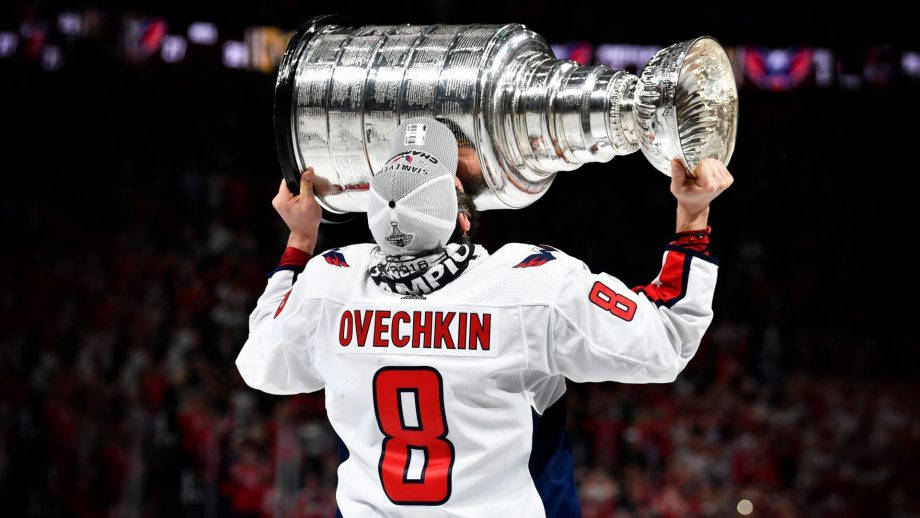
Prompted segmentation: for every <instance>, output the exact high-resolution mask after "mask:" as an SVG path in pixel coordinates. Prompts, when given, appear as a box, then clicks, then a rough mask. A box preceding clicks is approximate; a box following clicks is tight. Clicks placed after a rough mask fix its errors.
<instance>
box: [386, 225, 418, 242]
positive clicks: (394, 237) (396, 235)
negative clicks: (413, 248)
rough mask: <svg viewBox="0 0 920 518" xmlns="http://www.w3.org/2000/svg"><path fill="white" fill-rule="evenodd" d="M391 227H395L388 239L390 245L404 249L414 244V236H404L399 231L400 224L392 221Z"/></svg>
mask: <svg viewBox="0 0 920 518" xmlns="http://www.w3.org/2000/svg"><path fill="white" fill-rule="evenodd" d="M390 225H393V233H391V234H390V235H388V236H387V237H386V239H387V241H388V242H389V243H390V244H392V245H393V246H398V247H400V248H402V247H404V246H406V245H408V244H409V243H411V242H412V238H413V237H415V236H414V235H413V234H404V233H403V232H402V231H401V230H399V223H397V222H395V221H391V222H390Z"/></svg>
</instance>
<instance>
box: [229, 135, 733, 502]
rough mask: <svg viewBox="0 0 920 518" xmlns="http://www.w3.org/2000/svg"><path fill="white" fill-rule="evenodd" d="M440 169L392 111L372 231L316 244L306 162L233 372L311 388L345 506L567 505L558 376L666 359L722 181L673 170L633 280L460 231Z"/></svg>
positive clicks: (701, 317)
mask: <svg viewBox="0 0 920 518" xmlns="http://www.w3.org/2000/svg"><path fill="white" fill-rule="evenodd" d="M456 168H457V143H456V140H455V138H454V136H453V134H452V133H451V132H450V130H449V129H448V128H447V127H446V126H444V125H443V124H441V123H439V122H436V121H435V120H433V119H427V118H415V119H410V120H409V121H407V122H406V123H404V124H403V125H401V126H400V128H399V130H398V135H397V138H396V141H395V142H394V143H393V146H392V149H391V154H390V159H389V160H388V161H387V162H386V164H385V165H384V166H383V167H382V168H381V169H380V170H379V171H377V172H376V173H375V174H374V176H373V178H372V179H371V182H370V193H369V202H368V206H367V218H368V225H369V227H370V230H371V233H372V234H373V237H374V241H375V243H371V244H357V245H352V246H347V247H344V248H340V249H333V250H329V251H326V252H323V253H321V254H319V255H318V256H317V257H312V253H313V247H314V244H315V242H316V237H317V232H318V227H319V221H320V217H321V214H320V207H319V205H317V203H316V200H315V199H314V197H313V183H314V181H315V178H314V176H313V171H312V170H310V169H308V170H307V171H305V172H304V173H303V175H302V177H301V186H300V194H299V195H298V196H293V195H292V194H291V193H290V192H289V191H288V189H287V187H286V185H285V183H284V182H283V181H282V183H281V188H280V190H279V192H278V195H277V196H276V197H275V199H274V200H273V205H274V207H275V209H276V210H277V211H278V213H279V214H280V215H281V217H282V218H283V219H284V221H285V223H286V224H287V225H288V227H289V228H290V230H291V234H290V239H289V241H288V247H287V249H286V250H285V252H284V255H283V256H282V258H281V262H280V264H279V266H278V268H277V269H276V270H275V272H274V274H273V275H272V276H271V277H270V278H269V281H268V286H267V287H266V289H265V293H264V294H263V295H262V296H261V297H260V298H259V301H258V304H257V306H256V308H255V310H254V311H253V312H252V315H251V316H250V320H249V326H250V335H249V339H248V340H247V342H246V344H245V345H244V346H243V349H242V351H241V352H240V354H239V357H238V359H237V361H236V364H237V367H238V369H239V372H240V374H241V375H242V377H243V379H244V380H245V381H246V383H247V384H248V385H249V386H251V387H253V388H256V389H259V390H263V391H265V392H268V393H271V394H296V393H302V392H313V391H317V390H322V389H325V398H326V411H327V414H328V417H329V421H330V422H331V424H332V426H333V428H334V429H335V431H336V433H337V435H338V437H339V438H340V440H341V442H342V446H343V448H340V450H341V451H343V452H345V453H344V455H342V459H341V460H342V462H341V465H340V466H339V469H338V488H337V491H336V500H337V503H338V506H339V510H340V513H341V515H343V516H346V517H349V518H350V517H359V516H412V517H415V516H419V517H421V516H462V517H476V518H480V517H489V516H500V517H505V518H507V517H518V516H520V517H538V516H551V517H568V516H580V512H579V506H578V499H577V495H576V490H575V484H574V478H573V469H572V457H571V452H570V451H569V450H568V445H567V439H566V437H565V431H564V423H565V406H564V405H565V390H566V380H570V381H573V382H587V381H592V382H599V381H616V382H620V383H667V382H671V381H673V380H674V379H675V377H676V376H677V375H678V374H679V373H680V372H681V370H683V368H684V367H685V366H686V365H687V362H689V361H690V359H691V358H692V357H693V355H694V353H695V352H696V350H697V347H698V346H699V343H700V340H701V338H702V336H703V334H704V333H705V331H706V328H707V327H708V326H709V323H710V321H711V320H712V296H713V290H714V288H715V284H716V274H717V264H718V263H717V261H716V260H715V259H714V258H713V257H711V256H710V255H709V253H708V250H707V249H708V244H709V232H710V229H709V227H708V226H707V218H708V214H709V204H710V202H711V201H712V200H713V199H714V198H715V197H716V196H718V195H719V193H721V192H722V191H724V190H725V189H726V188H728V186H729V185H731V183H732V181H733V180H732V176H731V174H730V173H729V172H728V171H727V170H726V168H725V167H724V166H723V165H722V164H721V163H720V162H718V161H717V160H714V159H706V160H703V161H702V162H701V163H700V164H699V166H697V168H696V170H695V173H696V174H695V176H690V175H689V174H687V172H686V170H685V169H683V167H682V166H680V165H679V163H678V162H675V163H674V164H673V174H672V180H671V192H672V193H673V194H674V196H675V197H676V198H677V233H676V235H675V236H674V238H673V240H672V241H671V242H670V244H669V245H668V246H667V247H666V250H665V252H664V258H663V263H662V264H663V266H662V268H661V271H660V274H659V275H658V277H657V278H656V279H655V280H654V281H652V283H651V284H648V285H646V286H641V287H637V288H635V289H632V290H631V289H629V288H628V287H627V286H626V285H624V284H623V283H622V282H620V281H619V280H618V279H616V278H615V277H613V276H611V275H608V274H606V273H597V274H595V273H592V272H591V271H590V270H589V269H588V267H587V266H586V265H585V264H584V263H583V262H581V261H579V260H578V259H575V258H574V257H571V256H569V255H567V254H565V253H563V252H561V251H559V250H556V249H554V248H551V247H549V246H531V245H525V244H516V243H514V244H508V245H505V246H503V247H501V248H500V249H499V250H497V251H496V252H494V253H491V254H490V253H489V252H488V251H486V250H485V249H484V248H483V247H482V246H480V245H475V244H471V243H469V241H468V240H466V239H462V238H463V237H468V233H469V231H470V228H471V225H472V223H473V221H472V219H473V216H474V215H475V214H474V211H475V209H472V208H471V205H470V203H469V200H468V197H467V196H466V195H465V194H464V193H463V191H462V186H461V185H460V183H459V182H458V181H457V177H456ZM458 200H459V204H458ZM452 236H453V237H454V239H451V238H452ZM458 236H459V237H460V238H458Z"/></svg>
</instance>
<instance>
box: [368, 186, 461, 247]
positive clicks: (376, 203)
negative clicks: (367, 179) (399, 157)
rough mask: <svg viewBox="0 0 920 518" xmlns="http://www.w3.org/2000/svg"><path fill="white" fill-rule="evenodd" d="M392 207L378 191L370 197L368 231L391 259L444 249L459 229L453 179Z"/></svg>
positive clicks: (416, 192)
mask: <svg viewBox="0 0 920 518" xmlns="http://www.w3.org/2000/svg"><path fill="white" fill-rule="evenodd" d="M389 203H390V201H389V200H385V199H384V198H382V197H381V196H380V194H378V193H377V192H375V191H371V195H370V196H368V207H367V209H368V210H367V218H368V227H370V229H371V234H373V236H374V241H376V242H377V244H378V245H380V248H381V249H382V250H383V251H384V252H385V253H386V254H388V255H406V254H413V253H419V252H427V251H429V250H431V249H434V248H437V247H440V246H444V245H445V244H447V241H448V239H450V236H451V234H452V233H453V232H454V228H455V227H456V225H457V191H456V188H455V187H454V182H453V177H451V176H441V177H439V178H435V179H433V180H430V181H428V182H427V183H425V184H423V185H422V186H420V187H419V188H417V189H415V190H414V191H412V192H410V193H408V194H407V195H406V196H404V197H403V198H402V199H400V200H398V201H396V202H395V203H394V206H393V207H390V206H389Z"/></svg>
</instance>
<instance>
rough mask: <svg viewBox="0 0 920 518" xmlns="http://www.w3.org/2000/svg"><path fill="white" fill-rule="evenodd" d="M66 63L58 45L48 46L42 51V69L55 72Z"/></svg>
mask: <svg viewBox="0 0 920 518" xmlns="http://www.w3.org/2000/svg"><path fill="white" fill-rule="evenodd" d="M63 61H64V54H63V53H62V52H61V48H60V47H58V46H57V45H48V46H47V47H45V48H44V49H43V50H42V68H44V69H45V70H47V71H49V72H53V71H55V70H58V69H59V68H61V64H62V63H63Z"/></svg>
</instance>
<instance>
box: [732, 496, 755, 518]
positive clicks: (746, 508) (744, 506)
mask: <svg viewBox="0 0 920 518" xmlns="http://www.w3.org/2000/svg"><path fill="white" fill-rule="evenodd" d="M735 510H737V511H738V514H740V515H742V516H747V515H749V514H751V513H753V512H754V504H753V503H751V501H750V500H748V499H747V498H743V499H741V500H739V501H738V505H737V506H735Z"/></svg>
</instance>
